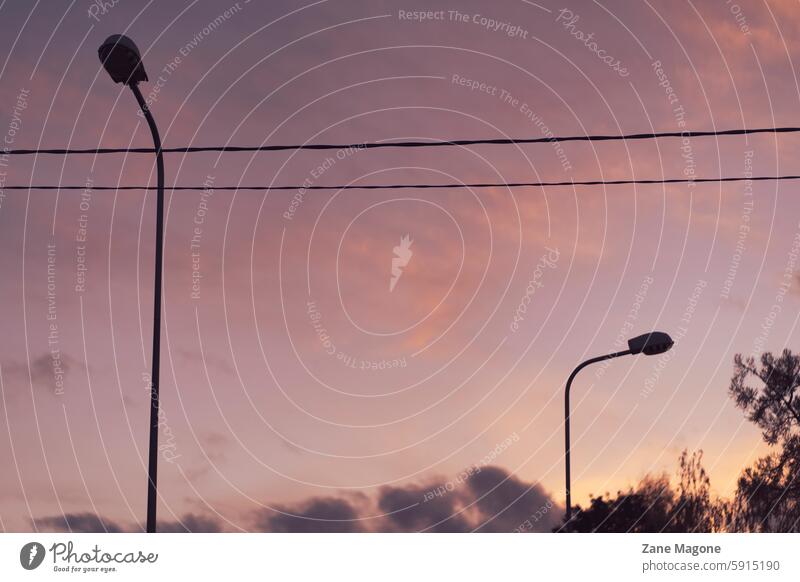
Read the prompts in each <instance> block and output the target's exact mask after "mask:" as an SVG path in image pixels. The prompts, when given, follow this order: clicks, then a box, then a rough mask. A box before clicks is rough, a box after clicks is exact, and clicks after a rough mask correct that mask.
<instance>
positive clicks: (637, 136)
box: [5, 127, 800, 155]
mask: <svg viewBox="0 0 800 582" xmlns="http://www.w3.org/2000/svg"><path fill="white" fill-rule="evenodd" d="M797 132H800V127H762V128H755V129H726V130H721V131H667V132H660V133H630V134H621V135H572V136H553V137H534V138H519V139H513V138H510V139H456V140H430V141H381V142H362V143H350V144H319V143H318V144H313V143H311V144H299V145H261V146H197V147H194V146H192V147H175V148H162V150H161V151H162V152H164V153H170V154H181V153H183V154H187V153H197V152H275V151H283V150H351V149H355V150H358V149H377V148H426V147H443V146H468V145H521V144H532V143H548V142H566V141H628V140H642V139H659V138H664V137H680V138H693V137H712V136H716V137H719V136H730V135H750V134H756V133H776V134H777V133H797ZM155 151H156V150H155V149H154V148H86V149H72V148H70V149H38V148H37V149H15V150H9V151H8V152H5V153H6V154H8V155H30V154H53V155H66V154H152V153H155Z"/></svg>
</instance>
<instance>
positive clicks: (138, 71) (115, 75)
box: [97, 34, 164, 533]
mask: <svg viewBox="0 0 800 582" xmlns="http://www.w3.org/2000/svg"><path fill="white" fill-rule="evenodd" d="M97 52H98V54H99V56H100V62H102V63H103V66H104V67H105V69H106V71H108V74H109V75H111V79H112V80H113V81H114V82H115V83H124V84H125V85H127V86H128V87H130V89H131V91H132V92H133V96H134V97H136V101H137V103H139V107H140V108H141V110H142V113H143V114H144V118H145V119H146V120H147V125H148V126H150V133H152V134H153V146H154V147H155V150H156V169H157V173H158V195H157V198H156V261H155V263H156V264H155V291H154V298H153V362H152V363H153V370H152V374H151V378H150V380H151V382H152V389H151V392H150V452H149V456H148V482H147V532H148V533H155V531H156V501H157V494H158V489H157V487H156V476H157V473H158V412H159V396H158V380H159V368H160V354H161V347H160V346H161V273H162V268H163V267H162V258H163V248H164V155H163V152H162V151H161V138H160V137H159V135H158V128H157V127H156V121H155V119H153V115H152V114H151V113H150V109H149V108H148V107H147V103H146V102H145V100H144V97H142V92H141V91H139V83H140V82H141V81H147V73H145V71H144V65H143V64H142V59H141V55H140V54H139V49H138V48H137V47H136V44H135V43H134V42H133V41H132V40H131V39H129V38H128V37H127V36H123V35H121V34H113V35H111V36H109V37H108V38H107V39H106V40H105V42H104V43H103V44H102V45H100V48H99V49H98V51H97Z"/></svg>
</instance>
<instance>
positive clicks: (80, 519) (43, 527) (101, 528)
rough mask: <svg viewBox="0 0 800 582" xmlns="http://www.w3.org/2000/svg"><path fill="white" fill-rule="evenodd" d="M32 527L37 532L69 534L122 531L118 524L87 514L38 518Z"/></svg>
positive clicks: (67, 514) (93, 514) (94, 514)
mask: <svg viewBox="0 0 800 582" xmlns="http://www.w3.org/2000/svg"><path fill="white" fill-rule="evenodd" d="M33 527H34V528H35V529H36V530H37V531H51V532H70V533H105V532H108V533H119V532H121V531H123V529H122V527H121V526H120V525H119V524H118V523H116V522H114V521H111V520H110V519H107V518H104V517H100V516H99V515H97V514H96V513H89V512H87V513H65V514H64V515H58V516H53V517H40V518H37V519H34V520H33Z"/></svg>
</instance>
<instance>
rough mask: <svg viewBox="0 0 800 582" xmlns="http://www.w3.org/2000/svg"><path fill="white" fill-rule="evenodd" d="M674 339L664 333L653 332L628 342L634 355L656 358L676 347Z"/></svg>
mask: <svg viewBox="0 0 800 582" xmlns="http://www.w3.org/2000/svg"><path fill="white" fill-rule="evenodd" d="M674 343H675V342H673V341H672V338H671V337H669V335H668V334H666V333H664V332H663V331H651V332H650V333H646V334H643V335H640V336H637V337H635V338H632V339H629V340H628V349H629V350H630V351H631V353H632V354H645V355H647V356H654V355H657V354H663V353H664V352H666V351H669V349H670V348H671V347H672V346H673V345H674Z"/></svg>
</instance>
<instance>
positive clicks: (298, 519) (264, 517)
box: [256, 497, 364, 533]
mask: <svg viewBox="0 0 800 582" xmlns="http://www.w3.org/2000/svg"><path fill="white" fill-rule="evenodd" d="M358 518H359V515H358V511H357V509H356V508H355V507H354V506H353V505H352V504H351V503H350V502H349V501H348V500H346V499H343V498H339V497H315V498H313V499H310V500H309V501H306V502H304V503H301V504H300V505H299V506H297V507H296V508H288V507H281V506H279V507H276V508H275V509H274V510H266V511H263V512H260V514H259V515H258V517H257V519H256V529H257V530H259V531H270V532H322V533H334V532H337V533H338V532H343V533H347V532H357V531H364V530H363V528H362V527H361V525H360V522H359V521H357V520H358Z"/></svg>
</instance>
